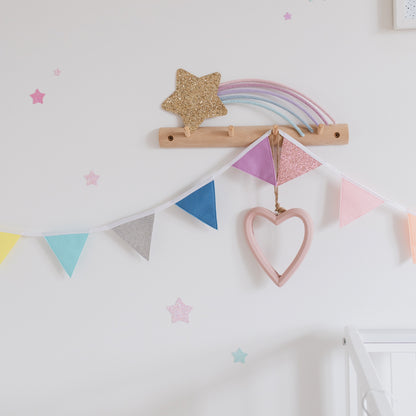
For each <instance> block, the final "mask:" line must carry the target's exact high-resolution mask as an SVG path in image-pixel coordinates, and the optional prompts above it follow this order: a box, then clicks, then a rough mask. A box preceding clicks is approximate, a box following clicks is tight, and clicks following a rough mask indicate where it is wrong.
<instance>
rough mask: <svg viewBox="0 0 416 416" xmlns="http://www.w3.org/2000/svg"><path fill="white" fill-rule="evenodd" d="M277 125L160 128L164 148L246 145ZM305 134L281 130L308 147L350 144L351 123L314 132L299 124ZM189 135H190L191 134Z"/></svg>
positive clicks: (331, 125) (322, 128) (283, 128)
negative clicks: (192, 129) (189, 129)
mask: <svg viewBox="0 0 416 416" xmlns="http://www.w3.org/2000/svg"><path fill="white" fill-rule="evenodd" d="M272 127H273V126H227V127H200V128H198V129H197V130H195V131H193V132H192V133H191V134H189V131H188V130H185V129H184V128H183V127H182V128H181V127H177V128H175V127H162V128H160V129H159V145H160V147H246V146H248V145H249V144H251V143H253V142H254V141H255V140H257V139H258V138H259V137H260V136H262V135H263V134H264V133H266V132H267V131H269V130H271V129H272ZM298 127H299V129H300V130H301V131H302V132H303V133H304V134H305V136H303V137H301V136H300V135H299V134H298V132H297V131H296V130H295V129H294V128H293V127H291V126H280V125H279V129H280V130H282V131H284V132H285V133H288V134H289V135H290V136H291V137H293V138H294V139H296V140H297V141H298V142H300V143H302V144H303V145H305V146H322V145H335V144H336V145H338V144H348V139H349V136H348V124H330V125H328V126H326V125H323V124H321V125H319V126H318V127H317V128H316V129H315V131H314V132H313V133H311V132H310V131H309V130H307V129H306V128H304V127H303V126H298ZM188 136H189V137H188Z"/></svg>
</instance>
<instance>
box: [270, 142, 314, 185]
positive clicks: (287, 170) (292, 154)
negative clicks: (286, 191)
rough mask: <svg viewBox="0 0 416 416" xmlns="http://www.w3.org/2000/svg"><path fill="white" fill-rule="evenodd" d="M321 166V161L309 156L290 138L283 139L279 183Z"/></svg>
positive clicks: (281, 183)
mask: <svg viewBox="0 0 416 416" xmlns="http://www.w3.org/2000/svg"><path fill="white" fill-rule="evenodd" d="M319 166H321V163H319V162H318V161H317V160H315V159H314V158H313V157H312V156H309V155H308V154H307V153H305V152H304V151H303V150H302V149H300V148H299V147H298V146H296V145H294V144H293V143H291V142H290V141H289V140H286V139H283V144H282V151H281V153H280V160H279V174H278V176H277V184H278V185H283V184H284V183H286V182H289V181H291V180H292V179H295V178H297V177H298V176H301V175H303V174H305V173H307V172H309V171H310V170H313V169H316V168H317V167H319Z"/></svg>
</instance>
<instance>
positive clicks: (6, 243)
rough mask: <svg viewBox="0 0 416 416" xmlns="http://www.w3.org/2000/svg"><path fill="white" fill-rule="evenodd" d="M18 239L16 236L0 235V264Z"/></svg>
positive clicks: (18, 236)
mask: <svg viewBox="0 0 416 416" xmlns="http://www.w3.org/2000/svg"><path fill="white" fill-rule="evenodd" d="M19 238H20V235H18V234H10V233H0V263H2V262H3V260H4V259H5V258H6V257H7V255H8V254H9V252H10V250H11V249H12V248H13V247H14V245H15V244H16V243H17V240H18V239H19Z"/></svg>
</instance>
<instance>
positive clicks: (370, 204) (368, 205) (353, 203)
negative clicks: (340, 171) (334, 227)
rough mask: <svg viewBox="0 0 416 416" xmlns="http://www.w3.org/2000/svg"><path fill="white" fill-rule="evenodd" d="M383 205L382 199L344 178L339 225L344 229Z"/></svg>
mask: <svg viewBox="0 0 416 416" xmlns="http://www.w3.org/2000/svg"><path fill="white" fill-rule="evenodd" d="M383 203H384V201H383V200H382V199H380V198H377V197H376V196H374V195H373V194H371V193H370V192H368V191H366V190H365V189H363V188H360V187H359V186H357V185H355V184H353V183H351V182H349V181H347V180H346V179H344V178H342V184H341V200H340V208H339V225H340V226H341V227H344V226H345V225H347V224H349V223H350V222H352V221H354V220H356V219H357V218H359V217H361V216H362V215H364V214H367V212H370V211H372V210H373V209H375V208H377V207H379V206H380V205H382V204H383Z"/></svg>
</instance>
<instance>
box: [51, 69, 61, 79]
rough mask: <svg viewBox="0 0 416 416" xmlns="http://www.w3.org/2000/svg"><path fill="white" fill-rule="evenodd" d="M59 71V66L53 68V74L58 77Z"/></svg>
mask: <svg viewBox="0 0 416 416" xmlns="http://www.w3.org/2000/svg"><path fill="white" fill-rule="evenodd" d="M61 72H62V71H61V70H60V69H59V68H56V69H54V70H53V73H54V75H55V76H57V77H59V75H61Z"/></svg>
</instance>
